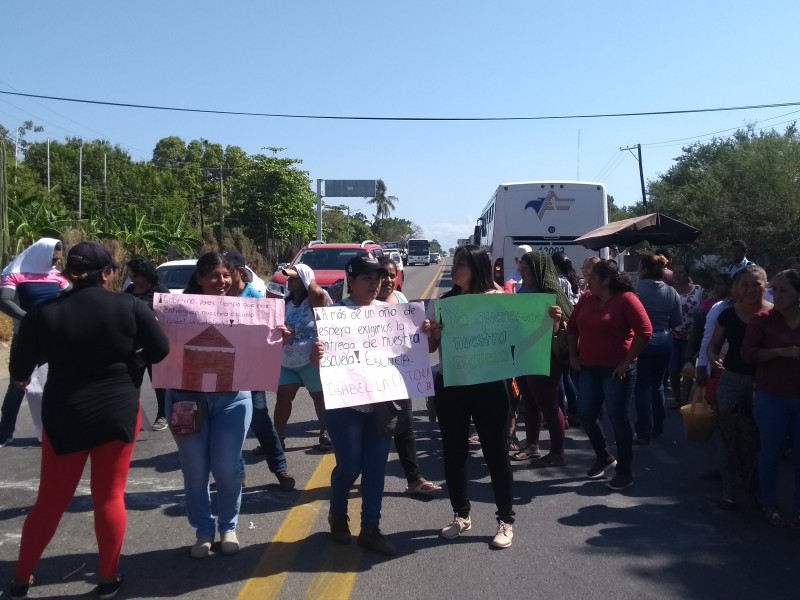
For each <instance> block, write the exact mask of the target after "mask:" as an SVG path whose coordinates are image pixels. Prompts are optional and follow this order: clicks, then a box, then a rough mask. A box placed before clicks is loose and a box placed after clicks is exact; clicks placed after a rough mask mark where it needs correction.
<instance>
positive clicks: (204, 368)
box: [181, 325, 236, 392]
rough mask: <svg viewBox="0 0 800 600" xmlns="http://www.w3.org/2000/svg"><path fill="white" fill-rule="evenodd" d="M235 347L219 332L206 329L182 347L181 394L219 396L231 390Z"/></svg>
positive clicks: (211, 326) (214, 328) (213, 328)
mask: <svg viewBox="0 0 800 600" xmlns="http://www.w3.org/2000/svg"><path fill="white" fill-rule="evenodd" d="M235 363H236V347H235V346H234V345H233V344H231V343H230V342H229V341H228V340H227V339H226V338H225V336H224V335H222V333H220V331H219V330H218V329H217V328H216V327H214V326H213V325H209V326H208V327H207V328H206V329H205V330H203V331H202V332H201V333H200V334H199V335H196V336H195V337H193V338H192V339H190V340H189V341H188V342H186V343H185V344H184V345H183V384H182V386H181V387H182V388H183V389H185V390H201V391H203V392H222V391H227V390H231V389H233V367H234V365H235Z"/></svg>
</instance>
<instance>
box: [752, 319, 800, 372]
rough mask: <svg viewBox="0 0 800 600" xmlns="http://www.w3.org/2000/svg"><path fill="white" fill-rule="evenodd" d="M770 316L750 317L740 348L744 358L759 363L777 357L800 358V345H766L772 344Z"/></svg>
mask: <svg viewBox="0 0 800 600" xmlns="http://www.w3.org/2000/svg"><path fill="white" fill-rule="evenodd" d="M768 318H769V317H767V316H765V315H754V316H753V318H752V319H750V322H749V323H748V324H747V330H746V331H745V334H744V340H743V341H742V347H741V348H740V349H739V354H740V355H741V357H742V360H743V361H745V362H748V363H751V364H757V363H762V362H767V361H769V360H774V359H776V358H795V359H797V358H800V346H782V347H771V348H765V347H764V346H768V345H769V344H770V340H769V331H768V330H767V329H766V325H767V323H768V322H767V319H768Z"/></svg>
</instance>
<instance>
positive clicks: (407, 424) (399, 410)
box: [373, 400, 411, 437]
mask: <svg viewBox="0 0 800 600" xmlns="http://www.w3.org/2000/svg"><path fill="white" fill-rule="evenodd" d="M402 402H410V400H405V401H403V400H394V401H393V400H389V401H387V402H376V403H375V404H374V405H373V406H374V407H375V427H376V428H377V430H378V433H379V434H380V435H385V436H387V437H392V436H395V435H399V434H401V433H405V432H406V431H408V430H409V429H410V428H411V419H410V417H409V416H408V411H407V410H406V409H405V407H404V406H403V405H402Z"/></svg>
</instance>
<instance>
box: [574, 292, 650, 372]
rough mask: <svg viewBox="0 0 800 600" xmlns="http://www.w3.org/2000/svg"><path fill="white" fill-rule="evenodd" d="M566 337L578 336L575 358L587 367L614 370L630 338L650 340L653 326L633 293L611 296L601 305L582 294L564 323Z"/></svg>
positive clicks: (592, 296) (591, 295) (626, 350)
mask: <svg viewBox="0 0 800 600" xmlns="http://www.w3.org/2000/svg"><path fill="white" fill-rule="evenodd" d="M567 335H573V336H578V357H579V359H580V363H581V364H582V365H586V366H589V367H611V368H614V367H616V366H617V365H618V364H619V363H620V361H622V359H623V358H625V355H626V354H627V353H628V350H630V348H631V343H632V342H633V336H634V335H644V336H647V337H648V338H650V337H651V336H652V335H653V327H652V326H651V325H650V319H649V317H648V316H647V312H646V311H645V309H644V306H642V303H641V302H640V301H639V298H637V297H636V294H633V293H631V292H624V293H622V294H615V295H614V296H612V297H611V298H609V299H608V300H607V301H606V303H605V304H603V305H602V306H601V304H600V299H599V298H598V297H597V296H594V295H593V294H591V293H585V294H583V296H582V297H581V300H580V302H578V304H577V305H576V306H575V310H573V311H572V315H571V316H570V318H569V321H567Z"/></svg>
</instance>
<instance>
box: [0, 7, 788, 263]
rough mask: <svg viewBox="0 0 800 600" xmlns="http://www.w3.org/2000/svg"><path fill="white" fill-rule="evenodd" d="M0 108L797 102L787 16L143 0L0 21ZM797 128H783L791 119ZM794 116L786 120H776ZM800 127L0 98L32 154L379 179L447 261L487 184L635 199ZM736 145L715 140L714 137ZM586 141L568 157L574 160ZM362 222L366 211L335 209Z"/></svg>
mask: <svg viewBox="0 0 800 600" xmlns="http://www.w3.org/2000/svg"><path fill="white" fill-rule="evenodd" d="M0 20H2V22H3V23H4V26H3V28H2V29H3V40H4V47H5V60H4V61H3V67H2V69H0V90H11V91H19V92H26V93H34V94H43V95H52V96H62V97H73V98H85V99H93V100H107V101H113V102H124V103H134V104H152V105H162V106H179V107H192V108H204V109H213V110H234V111H250V112H268V113H290V114H317V115H350V116H390V117H520V116H524V117H532V116H543V115H570V114H596V113H620V112H642V111H661V110H686V109H696V108H714V107H730V106H742V105H757V104H773V103H782V102H798V101H800V78H798V77H797V73H796V66H795V62H796V57H797V56H798V54H799V52H798V50H800V41H799V40H800V35H798V34H797V29H796V27H797V23H798V22H799V21H800V3H797V2H794V1H789V0H784V1H780V2H763V3H760V4H757V5H756V4H754V3H752V2H741V1H738V0H732V1H731V0H729V1H727V2H723V1H719V0H713V1H703V2H697V1H694V2H685V1H683V0H675V1H673V2H670V3H656V2H642V1H641V0H639V1H638V2H633V1H627V0H626V1H622V2H606V3H598V2H587V1H578V2H573V3H569V4H568V5H567V3H561V2H551V3H543V2H537V1H535V0H528V1H521V0H511V1H505V2H504V1H498V2H475V1H472V0H461V1H459V2H455V1H451V0H440V1H437V2H431V1H430V0H428V1H427V2H422V1H417V0H407V1H406V2H391V3H390V2H385V1H383V2H382V1H372V2H367V1H355V0H339V1H337V2H321V1H317V2H312V1H307V0H290V1H285V2H274V1H261V2H256V1H251V2H244V1H237V0H227V1H226V2H209V1H206V0H192V1H188V0H171V1H166V0H158V1H153V0H140V1H138V2H126V3H122V2H108V1H99V0H95V1H79V0H76V1H74V2H61V1H55V0H44V1H39V2H14V3H8V2H7V3H3V5H2V7H0ZM796 111H797V112H796ZM790 113H791V114H790ZM798 115H800V106H797V107H785V108H771V109H761V110H746V111H731V112H716V113H702V114H689V115H669V116H646V117H626V118H604V119H586V118H582V119H559V120H539V121H509V122H397V121H343V120H337V121H330V120H303V119H277V118H264V117H241V116H221V115H201V114H191V113H176V112H159V111H148V110H141V109H123V108H112V107H103V106H90V105H82V104H74V103H64V102H56V101H50V100H33V99H26V98H21V97H14V96H6V95H0V123H2V124H3V125H5V126H6V127H8V128H9V129H13V128H14V127H15V126H17V125H18V124H19V123H20V122H22V121H24V120H27V119H33V120H34V121H36V122H37V123H40V124H42V125H43V126H44V127H45V129H46V131H45V133H43V134H38V136H34V137H32V138H31V139H43V138H45V137H48V136H49V137H51V138H53V139H63V138H64V137H66V136H79V137H83V138H85V139H96V138H102V139H107V140H109V141H111V142H112V143H114V144H118V145H120V146H122V147H123V148H125V149H127V150H128V151H129V152H130V154H131V155H132V156H133V157H134V158H137V159H146V158H149V157H150V156H151V154H152V149H153V147H154V145H155V143H156V142H157V141H158V140H159V139H160V138H162V137H166V136H170V135H177V136H180V137H181V138H183V139H184V140H187V141H188V140H191V139H197V138H200V137H203V138H206V139H209V140H211V141H213V142H217V143H221V144H223V145H236V146H240V147H242V148H243V149H244V150H245V151H246V152H248V153H251V154H253V153H256V152H260V151H261V149H262V148H265V147H271V146H276V147H282V148H286V150H285V151H284V152H283V154H282V155H283V156H291V157H296V158H299V159H301V160H302V161H303V168H304V169H306V170H307V171H308V172H309V175H310V176H311V178H312V179H317V178H322V179H373V178H382V179H383V180H384V181H385V182H386V184H387V187H388V191H389V193H390V194H391V195H394V196H397V197H398V198H399V202H398V203H397V210H396V212H395V213H394V216H398V217H401V218H407V219H410V220H411V221H413V222H415V223H417V224H418V225H420V226H421V227H422V228H423V229H424V230H425V231H426V233H427V235H428V236H429V237H432V238H437V239H438V240H439V241H440V242H442V244H443V246H444V247H445V248H448V247H451V246H452V245H454V243H455V240H456V239H457V238H459V237H466V235H468V234H469V232H470V231H471V229H472V226H473V225H474V222H475V218H476V217H477V216H478V214H479V212H480V210H481V208H482V207H483V205H484V204H485V203H486V201H487V200H488V199H489V196H490V195H491V194H492V192H493V191H494V190H495V189H496V187H497V185H498V184H500V183H501V182H508V181H525V180H540V179H546V180H554V179H568V180H574V179H581V180H587V181H597V180H600V181H602V182H603V183H604V184H605V185H606V187H607V189H608V192H609V193H610V194H612V195H613V196H614V197H615V198H616V201H617V203H618V204H620V205H627V204H632V203H634V202H636V201H638V200H640V198H641V192H640V186H639V172H638V166H637V162H636V160H635V158H634V157H633V156H632V155H631V154H630V153H627V152H620V151H619V148H620V147H621V146H631V145H635V144H637V143H641V144H642V145H643V164H644V173H645V178H647V179H654V178H656V177H658V175H659V174H661V173H664V172H666V171H667V170H668V169H669V167H670V166H671V165H672V161H673V159H674V158H675V157H677V156H679V155H680V154H681V145H682V144H686V143H689V142H691V141H694V140H684V141H674V140H683V139H684V138H697V139H699V140H701V141H702V140H708V139H710V138H711V137H712V136H711V135H709V134H711V133H713V132H718V131H722V130H728V129H735V128H737V127H742V126H744V125H746V124H747V123H756V124H757V126H758V127H771V126H775V127H776V128H777V129H779V130H782V129H783V128H784V127H785V126H786V124H787V122H790V121H791V120H792V119H794V118H797V117H798ZM727 133H729V132H725V133H722V134H721V135H725V134H727ZM579 139H580V144H579V141H578V140H579ZM329 202H330V203H332V204H342V203H343V204H347V205H348V206H350V208H351V212H355V211H358V210H361V211H363V212H365V213H367V214H371V212H370V210H369V209H370V207H369V206H368V205H367V204H366V203H365V201H363V200H361V199H356V198H351V199H346V200H345V199H342V200H339V199H330V200H329Z"/></svg>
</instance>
